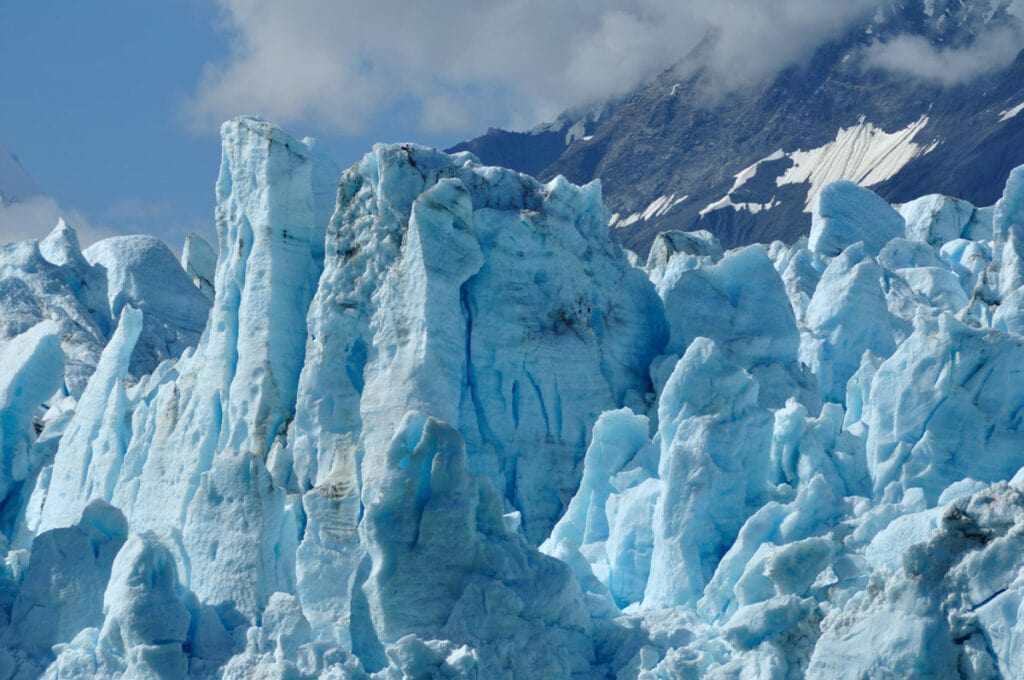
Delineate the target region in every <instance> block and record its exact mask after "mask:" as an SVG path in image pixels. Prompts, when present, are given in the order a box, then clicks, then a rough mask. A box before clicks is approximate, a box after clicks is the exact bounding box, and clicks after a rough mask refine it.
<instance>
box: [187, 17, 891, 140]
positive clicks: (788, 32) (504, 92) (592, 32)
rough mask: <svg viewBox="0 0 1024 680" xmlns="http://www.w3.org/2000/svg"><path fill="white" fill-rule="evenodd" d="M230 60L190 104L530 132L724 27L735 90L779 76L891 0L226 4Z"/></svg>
mask: <svg viewBox="0 0 1024 680" xmlns="http://www.w3.org/2000/svg"><path fill="white" fill-rule="evenodd" d="M218 2H219V5H220V6H221V9H222V11H223V16H222V21H221V22H220V28H221V29H222V30H223V31H224V32H225V33H226V34H227V35H228V40H229V46H230V49H229V51H230V55H229V57H228V58H227V59H226V60H224V61H223V62H218V63H212V64H208V65H207V66H206V68H205V69H204V71H203V73H202V75H201V78H200V82H199V84H198V86H197V88H196V91H195V93H194V96H193V97H192V99H191V100H190V101H189V103H188V105H187V107H186V109H187V114H188V115H189V117H190V119H191V121H192V123H193V124H194V125H195V126H196V127H197V128H199V129H215V126H216V125H217V124H219V122H220V121H221V120H223V119H225V118H229V117H232V116H235V115H238V114H242V113H254V114H258V115H262V116H264V117H266V118H268V119H271V120H274V121H277V122H280V123H294V122H298V121H303V122H308V123H312V124H314V125H317V126H320V127H322V128H323V129H325V130H329V131H333V132H342V133H357V132H361V131H364V130H365V129H366V128H367V127H368V126H370V125H372V124H373V122H374V120H375V119H376V118H377V117H378V116H383V115H389V114H395V113H396V112H400V111H408V110H413V111H414V112H415V115H416V116H417V120H416V124H417V125H418V126H419V127H420V128H421V129H423V130H429V131H443V130H464V129H467V128H468V127H470V126H477V127H482V126H484V125H497V124H500V125H506V126H508V125H512V126H519V127H522V126H525V125H530V124H535V123H537V122H540V121H542V120H548V119H551V118H553V117H554V116H555V115H557V114H558V113H559V112H561V111H562V110H564V109H566V108H570V107H572V106H575V105H581V104H586V103H589V102H594V101H599V100H601V99H604V98H606V97H613V96H616V95H620V94H624V93H626V92H628V91H629V90H631V89H632V88H633V87H635V86H636V85H638V84H639V83H641V82H643V81H644V80H646V79H649V78H651V77H653V76H654V75H656V74H657V73H658V72H660V71H662V70H664V69H665V68H668V67H670V66H671V65H672V64H674V63H676V62H677V61H678V60H679V59H681V58H682V57H683V56H684V55H686V54H687V53H688V52H690V51H691V50H692V49H693V48H694V47H695V46H696V45H697V44H698V43H700V42H701V41H702V40H703V39H704V38H705V37H706V36H708V35H709V33H713V34H715V35H717V41H716V42H715V45H714V47H713V49H712V53H711V57H712V65H713V69H714V81H715V82H716V83H718V84H719V85H720V86H722V87H732V86H735V85H742V84H745V83H748V82H753V81H756V80H757V79H760V78H763V77H766V76H770V75H772V74H774V73H776V72H777V71H778V70H779V69H781V68H784V67H785V66H788V65H791V64H793V63H796V62H798V61H800V60H801V59H804V58H805V57H806V56H807V55H808V54H809V53H810V52H811V51H813V50H814V49H815V48H816V47H818V46H819V45H821V44H822V43H824V42H825V41H827V40H828V39H830V38H832V37H834V36H836V35H837V34H838V33H839V32H840V31H842V30H844V29H845V28H847V27H849V26H850V25H851V22H854V21H860V20H862V19H864V18H865V16H869V13H870V11H871V10H873V8H874V6H875V5H876V4H877V2H878V0H847V1H845V2H842V3H837V2H835V0H773V1H772V2H764V0H718V1H717V2H708V1H706V0H544V1H542V0H496V1H495V2H479V0H434V1H432V2H429V3H427V2H407V1H406V0H378V1H376V2H365V1H363V0H360V1H359V2H355V1H351V0H342V1H338V0H294V1H292V2H280V1H275V0H218Z"/></svg>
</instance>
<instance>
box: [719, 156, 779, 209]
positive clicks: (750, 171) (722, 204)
mask: <svg viewBox="0 0 1024 680" xmlns="http://www.w3.org/2000/svg"><path fill="white" fill-rule="evenodd" d="M785 157H786V153H785V152H784V151H783V150H782V149H777V150H775V151H773V152H772V153H771V154H770V155H768V156H765V157H764V158H762V159H761V160H759V161H757V162H756V163H754V164H753V165H750V166H748V167H746V168H743V169H742V170H740V171H739V172H737V173H736V181H734V182H733V183H732V188H731V189H729V192H728V193H727V194H726V195H725V196H723V197H722V198H720V199H718V200H717V201H715V202H714V203H712V204H710V205H709V206H707V207H706V208H704V209H703V210H701V211H700V215H701V217H703V216H704V215H707V214H708V213H709V212H713V211H715V210H721V209H722V208H728V207H729V206H732V207H733V208H735V209H736V210H749V211H750V212H752V213H758V212H760V211H762V210H769V209H771V208H774V207H775V206H777V205H778V201H776V200H775V197H774V196H773V197H772V200H770V201H768V202H767V203H733V200H732V195H733V194H734V193H736V190H737V189H739V188H740V187H742V186H743V185H744V184H746V183H747V182H749V181H750V180H751V179H752V178H753V177H754V175H756V174H757V169H758V167H760V165H761V163H767V162H769V161H778V160H782V159H783V158H785Z"/></svg>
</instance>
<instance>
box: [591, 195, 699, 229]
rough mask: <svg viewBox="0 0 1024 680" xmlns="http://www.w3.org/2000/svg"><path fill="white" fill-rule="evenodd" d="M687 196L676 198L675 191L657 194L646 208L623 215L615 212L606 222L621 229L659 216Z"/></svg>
mask: <svg viewBox="0 0 1024 680" xmlns="http://www.w3.org/2000/svg"><path fill="white" fill-rule="evenodd" d="M689 197H690V196H689V195H688V194H686V195H683V196H680V197H679V198H676V192H673V193H672V194H670V195H666V196H658V197H657V198H656V199H654V200H653V201H651V202H650V203H649V204H648V205H647V207H646V208H644V209H643V210H640V211H638V212H635V213H631V214H629V215H626V216H625V217H622V216H621V215H619V213H615V214H614V215H612V217H611V219H610V220H609V221H608V224H609V226H612V227H615V228H616V229H622V228H623V227H628V226H630V225H633V224H636V223H637V222H639V221H641V220H650V219H653V218H655V217H661V216H662V215H664V214H665V213H667V212H668V211H669V210H671V209H672V208H674V207H676V206H677V205H679V204H680V203H682V202H683V201H685V200H686V199H688V198H689Z"/></svg>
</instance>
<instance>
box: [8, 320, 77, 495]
mask: <svg viewBox="0 0 1024 680" xmlns="http://www.w3.org/2000/svg"><path fill="white" fill-rule="evenodd" d="M0 367H2V368H0V499H3V500H6V498H7V495H8V493H9V492H10V491H11V490H12V488H13V486H14V485H15V484H16V483H19V482H23V481H25V480H26V479H27V478H28V477H29V476H30V475H32V474H33V473H34V472H35V471H36V470H37V469H38V467H39V465H40V463H41V462H42V461H40V460H37V459H35V457H34V456H33V455H32V450H31V449H32V444H33V442H34V441H35V438H36V435H37V434H38V433H37V431H36V430H35V429H34V425H35V422H34V419H35V417H36V416H37V415H39V414H40V413H41V408H40V407H41V405H42V404H43V402H44V401H45V400H46V399H48V398H49V397H51V396H52V395H53V394H54V392H56V391H57V389H58V388H59V387H60V385H61V383H62V382H63V377H64V375H63V374H64V353H63V351H62V350H61V347H60V329H59V327H58V326H57V325H56V324H55V323H53V322H52V321H44V322H42V323H39V324H37V325H35V326H33V327H32V328H30V329H29V330H27V331H26V332H24V333H22V334H21V335H18V336H16V337H15V338H13V339H11V340H9V341H8V342H6V343H4V344H0Z"/></svg>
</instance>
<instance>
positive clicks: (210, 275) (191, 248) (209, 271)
mask: <svg viewBox="0 0 1024 680" xmlns="http://www.w3.org/2000/svg"><path fill="white" fill-rule="evenodd" d="M181 268H182V269H184V270H185V273H186V274H188V275H189V276H190V277H191V278H192V283H193V285H195V287H196V288H198V289H199V292H200V293H202V294H203V295H205V296H206V297H207V299H208V300H210V301H211V302H213V280H214V277H215V274H216V271H217V253H216V252H214V250H213V246H211V245H210V244H209V243H208V242H207V240H206V239H205V238H203V237H202V236H200V235H199V234H197V233H195V232H194V231H193V232H189V234H188V236H186V237H185V246H184V247H183V248H182V249H181Z"/></svg>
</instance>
